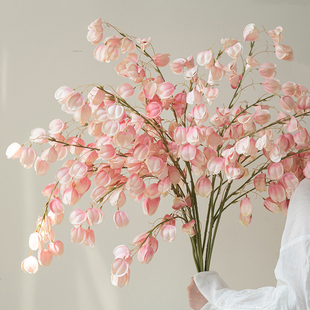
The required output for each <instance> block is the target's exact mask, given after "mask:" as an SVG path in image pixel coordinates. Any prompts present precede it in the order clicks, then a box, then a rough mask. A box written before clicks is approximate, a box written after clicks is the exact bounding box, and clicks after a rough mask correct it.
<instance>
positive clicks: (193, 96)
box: [186, 89, 203, 104]
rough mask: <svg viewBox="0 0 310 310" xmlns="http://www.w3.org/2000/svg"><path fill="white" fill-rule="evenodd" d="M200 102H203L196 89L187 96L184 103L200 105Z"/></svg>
mask: <svg viewBox="0 0 310 310" xmlns="http://www.w3.org/2000/svg"><path fill="white" fill-rule="evenodd" d="M202 101H203V97H202V94H201V93H200V92H199V91H198V90H196V89H193V90H192V91H191V92H189V93H188V94H187V97H186V102H187V103H188V104H194V103H195V104H200V103H202Z"/></svg>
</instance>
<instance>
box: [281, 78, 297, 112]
mask: <svg viewBox="0 0 310 310" xmlns="http://www.w3.org/2000/svg"><path fill="white" fill-rule="evenodd" d="M283 85H284V84H283ZM283 85H282V87H283ZM280 106H281V108H282V109H283V110H284V111H285V112H291V111H292V110H293V109H294V106H295V101H294V99H293V98H292V97H290V96H283V97H281V98H280Z"/></svg>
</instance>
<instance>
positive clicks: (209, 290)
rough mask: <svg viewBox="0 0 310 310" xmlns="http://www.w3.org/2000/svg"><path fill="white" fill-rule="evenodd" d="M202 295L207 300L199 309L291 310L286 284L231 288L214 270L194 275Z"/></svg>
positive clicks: (292, 307)
mask: <svg viewBox="0 0 310 310" xmlns="http://www.w3.org/2000/svg"><path fill="white" fill-rule="evenodd" d="M194 280H195V283H196V285H197V287H198V289H199V291H200V292H201V293H202V295H203V296H204V297H205V298H206V299H207V300H208V301H209V302H208V303H207V304H206V305H205V306H204V307H203V308H202V309H201V310H237V309H238V310H241V309H242V310H252V309H264V310H267V309H268V310H275V309H281V310H292V309H294V310H295V309H296V308H294V306H292V305H291V303H292V302H291V301H290V300H289V298H290V292H289V290H288V286H287V285H279V286H277V287H276V288H275V287H262V288H259V289H246V290H242V291H235V290H231V289H230V288H229V287H228V285H227V284H226V283H225V282H224V281H223V280H222V278H221V277H220V276H219V275H218V273H217V272H215V271H206V272H200V273H198V274H196V275H195V276H194Z"/></svg>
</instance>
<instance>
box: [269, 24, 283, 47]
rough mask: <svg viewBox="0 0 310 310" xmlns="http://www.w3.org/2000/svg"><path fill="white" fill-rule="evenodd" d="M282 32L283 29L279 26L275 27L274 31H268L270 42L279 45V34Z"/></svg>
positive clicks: (280, 38) (280, 37) (280, 36)
mask: <svg viewBox="0 0 310 310" xmlns="http://www.w3.org/2000/svg"><path fill="white" fill-rule="evenodd" d="M282 31H283V28H282V27H281V26H278V27H276V28H275V29H274V30H269V31H267V33H268V34H269V36H270V37H271V39H272V41H273V42H274V43H279V42H280V41H281V40H282V35H281V32H282Z"/></svg>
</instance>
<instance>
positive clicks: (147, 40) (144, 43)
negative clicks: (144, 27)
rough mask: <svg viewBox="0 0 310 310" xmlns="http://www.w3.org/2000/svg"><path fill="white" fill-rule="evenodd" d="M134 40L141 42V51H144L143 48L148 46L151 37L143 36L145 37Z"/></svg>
mask: <svg viewBox="0 0 310 310" xmlns="http://www.w3.org/2000/svg"><path fill="white" fill-rule="evenodd" d="M136 41H137V42H138V43H140V44H141V49H142V51H143V52H144V51H145V49H146V48H147V46H148V45H149V44H150V42H151V37H149V38H145V39H140V38H137V39H136Z"/></svg>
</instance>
